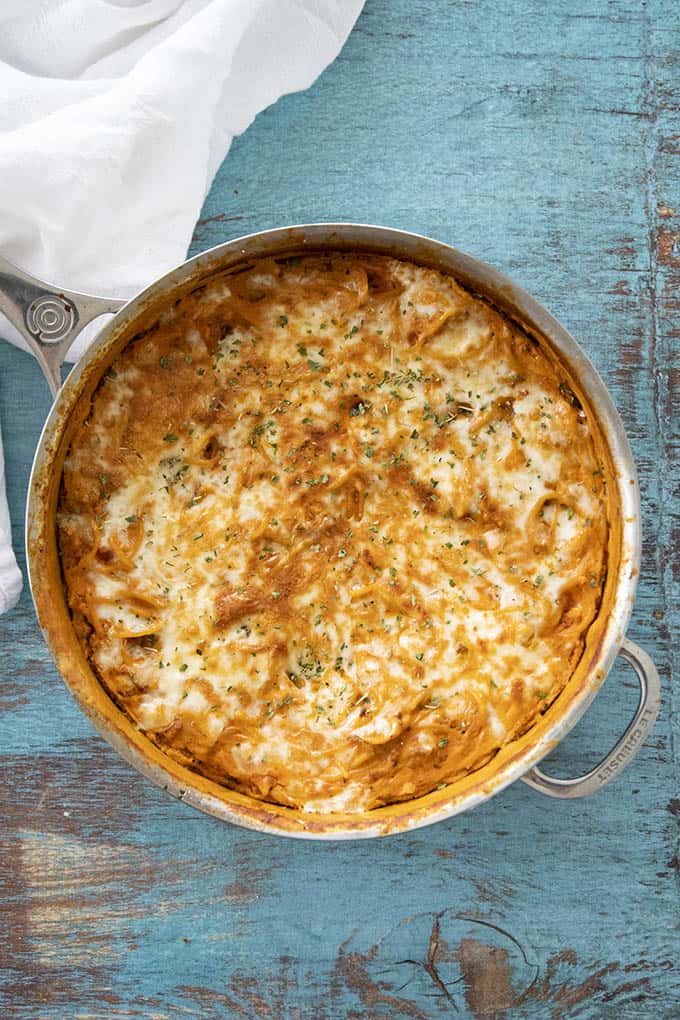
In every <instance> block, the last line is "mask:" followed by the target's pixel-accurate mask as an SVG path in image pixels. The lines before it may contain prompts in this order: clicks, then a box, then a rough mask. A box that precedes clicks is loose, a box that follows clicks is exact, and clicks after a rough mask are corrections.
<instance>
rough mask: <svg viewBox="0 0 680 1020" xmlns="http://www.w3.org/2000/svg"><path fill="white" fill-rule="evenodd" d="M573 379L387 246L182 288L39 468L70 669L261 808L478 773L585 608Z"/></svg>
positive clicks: (601, 513)
mask: <svg viewBox="0 0 680 1020" xmlns="http://www.w3.org/2000/svg"><path fill="white" fill-rule="evenodd" d="M574 389H575V383H574V382H573V380H572V381H570V379H569V376H568V375H567V373H566V371H565V370H564V368H563V367H562V366H561V364H560V362H559V361H558V360H557V358H556V357H555V355H554V354H553V352H552V351H551V350H550V349H549V348H548V346H547V345H544V344H542V343H541V344H539V343H537V342H536V341H535V340H533V339H530V338H529V337H528V336H527V335H526V334H525V333H524V332H522V331H521V330H520V329H519V328H518V327H516V326H515V325H513V324H512V323H511V322H510V321H508V319H506V318H505V317H503V316H502V315H501V314H500V313H499V312H497V311H496V310H494V309H493V308H491V307H490V306H489V305H488V304H486V303H485V302H483V301H482V300H479V299H477V298H475V297H473V296H472V295H471V294H469V293H468V292H467V291H465V290H463V289H462V288H461V287H460V286H459V285H457V284H456V283H455V282H454V281H453V280H452V279H451V278H449V277H447V276H445V275H443V274H440V273H438V272H435V271H434V270H430V269H423V268H420V267H418V266H415V265H412V264H410V263H407V262H400V261H397V260H395V259H391V258H388V257H368V256H350V255H345V254H336V255H329V256H326V255H324V256H321V255H309V256H305V257H303V258H296V259H287V260H280V261H271V260H270V261H263V262H260V263H257V264H255V265H252V266H250V267H249V268H247V269H246V270H244V271H242V272H239V273H237V274H232V275H224V276H223V277H221V278H217V279H215V280H213V281H211V282H210V283H209V284H207V285H206V286H204V287H202V288H200V289H198V290H196V291H195V292H193V293H191V294H189V295H187V296H185V297H184V298H183V299H182V300H181V301H180V302H179V303H177V304H176V305H175V306H173V307H172V308H169V309H168V310H167V311H166V312H165V313H164V314H163V315H162V316H161V319H160V321H159V322H158V323H157V324H156V325H155V326H154V327H153V328H152V329H150V330H149V331H147V333H146V334H145V335H143V336H141V337H139V338H137V339H135V340H133V341H131V342H130V343H128V345H127V347H126V348H125V349H124V350H123V351H122V353H121V354H120V355H119V356H118V357H117V358H116V360H115V361H114V363H113V365H112V366H111V368H110V370H109V371H108V372H107V374H106V375H105V377H104V378H103V380H102V382H101V383H100V385H99V387H98V389H97V390H96V392H95V394H94V397H93V399H92V404H91V408H90V410H89V413H88V414H87V416H86V418H85V421H84V423H83V425H82V427H81V428H80V429H79V430H78V432H77V434H76V435H75V437H74V438H73V440H72V444H71V448H70V450H69V453H68V456H67V459H66V462H65V467H64V475H63V484H62V492H61V498H60V509H59V517H58V527H59V541H60V555H61V562H62V566H63V573H64V579H65V586H66V590H67V595H68V602H69V606H70V608H71V611H72V616H73V620H74V626H75V628H76V632H77V634H78V637H79V640H80V642H81V644H82V646H83V648H84V650H85V653H86V655H87V657H88V659H89V661H90V663H91V665H92V668H93V670H94V671H95V673H96V674H97V675H98V677H99V678H100V680H101V682H102V684H103V685H104V686H105V688H106V689H107V691H108V692H109V693H110V695H111V697H112V698H113V699H114V700H115V701H116V702H117V704H118V705H119V706H120V707H121V708H122V709H123V710H124V711H125V712H126V713H127V714H128V716H129V717H130V718H131V719H132V720H133V721H134V722H135V723H136V725H138V726H139V727H140V729H142V730H143V731H145V732H146V733H147V735H148V736H149V738H150V739H151V740H152V741H153V742H154V743H155V744H157V745H158V746H159V747H161V748H163V749H164V750H165V751H166V752H167V754H169V755H171V756H172V757H174V758H176V759H177V760H179V761H181V762H183V763H185V764H187V765H188V766H189V767H190V768H192V769H195V770H197V771H199V772H201V773H203V774H204V775H206V776H208V777H210V778H213V779H215V780H216V781H217V782H219V783H221V784H224V785H226V786H229V787H232V788H236V789H238V790H241V791H243V792H246V793H248V794H251V795H253V796H255V797H257V798H261V799H264V800H270V801H275V802H278V803H281V804H285V805H294V806H300V807H303V808H304V809H305V810H307V811H335V810H348V811H365V810H368V809H370V808H372V807H375V806H378V805H382V804H387V803H391V802H395V801H400V800H406V799H410V798H413V797H416V796H419V795H421V794H424V793H426V792H428V791H430V790H433V789H435V788H437V787H438V786H440V785H442V784H448V783H451V782H452V781H453V780H455V779H456V778H458V777H461V776H463V775H465V774H467V773H469V772H471V771H473V770H475V769H478V768H479V767H480V766H481V765H483V764H484V763H486V762H487V761H489V760H490V759H491V758H492V757H493V756H494V755H495V754H496V753H497V751H498V750H499V748H501V747H503V746H504V745H506V744H507V743H508V742H510V741H512V740H514V739H515V738H517V736H518V735H520V734H522V733H524V732H526V731H527V729H528V728H529V727H531V725H532V723H533V722H534V721H535V720H536V719H537V718H538V717H539V715H540V714H541V713H542V712H544V711H545V710H546V708H547V707H548V706H549V705H550V704H551V702H552V701H553V700H554V699H555V698H556V697H557V695H558V694H559V692H560V691H561V690H562V689H563V687H564V685H565V684H566V682H567V681H568V680H569V678H570V676H571V675H572V673H573V671H574V668H575V666H576V664H577V663H578V661H579V658H580V656H581V655H582V652H583V648H584V639H585V635H586V633H587V630H588V628H589V626H590V625H591V623H592V621H593V620H594V618H595V616H596V614H597V610H598V606H599V602H600V599H601V594H602V586H603V583H604V575H605V571H606V546H607V536H608V524H607V515H606V509H605V507H606V490H605V478H604V476H603V468H602V465H601V463H600V462H599V461H598V456H597V452H596V444H595V442H594V438H593V423H592V422H591V421H590V420H589V412H588V411H587V409H585V410H584V409H583V407H582V406H581V403H580V401H579V399H578V397H577V396H576V395H575V393H574Z"/></svg>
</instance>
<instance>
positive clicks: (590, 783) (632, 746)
mask: <svg viewBox="0 0 680 1020" xmlns="http://www.w3.org/2000/svg"><path fill="white" fill-rule="evenodd" d="M619 655H620V656H621V658H623V659H625V660H626V662H628V663H630V665H631V666H632V667H633V669H634V670H635V672H636V674H637V678H638V682H639V684H640V701H639V704H638V707H637V711H636V713H635V715H634V716H633V719H632V722H631V723H630V725H629V726H628V729H627V730H626V732H625V733H624V734H623V736H622V737H621V739H620V740H619V741H617V743H616V744H615V746H614V747H613V748H612V750H611V751H610V752H609V754H608V755H606V756H605V757H604V758H603V759H602V761H601V762H600V763H599V765H596V766H595V768H594V769H591V771H590V772H588V773H587V774H586V775H585V776H579V778H577V779H552V778H551V777H550V776H546V775H545V773H544V772H541V770H540V769H539V768H536V767H535V766H534V768H532V769H529V771H528V772H527V773H526V774H525V775H524V776H522V779H523V780H524V782H525V783H527V784H528V785H529V786H531V787H532V788H533V789H534V790H538V792H539V793H545V794H547V796H548V797H559V798H560V799H562V800H571V799H573V798H574V797H588V796H590V794H591V793H595V792H596V791H597V790H600V789H601V788H602V787H603V786H606V784H607V783H608V782H610V780H612V779H613V778H614V776H617V775H618V774H619V772H621V770H622V769H624V768H625V767H626V765H627V764H628V763H629V762H630V761H631V760H632V759H633V758H634V757H635V755H636V754H637V753H638V751H639V750H640V748H641V746H642V744H643V743H644V742H645V740H646V739H647V735H648V734H649V731H650V730H651V728H652V726H653V725H654V723H655V721H656V717H657V716H658V714H659V709H660V707H661V684H660V682H659V673H658V671H657V668H656V666H655V665H654V663H653V662H652V660H651V659H650V657H649V656H648V655H647V653H646V652H643V651H642V649H641V648H638V646H637V645H635V644H633V642H632V641H629V640H628V639H627V638H624V639H623V644H622V645H621V649H620V650H619Z"/></svg>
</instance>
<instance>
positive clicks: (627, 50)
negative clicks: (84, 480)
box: [0, 0, 680, 1020]
mask: <svg viewBox="0 0 680 1020" xmlns="http://www.w3.org/2000/svg"><path fill="white" fill-rule="evenodd" d="M679 31H680V10H679V8H678V6H677V4H674V3H673V2H672V0H666V2H664V0H648V2H647V3H633V2H631V0H611V2H608V3H606V2H605V0H570V2H569V4H556V3H554V4H546V3H541V2H538V0H513V2H508V3H501V2H499V0H478V2H464V0H454V2H451V3H444V2H443V0H442V2H439V0H368V2H367V4H366V8H365V11H364V13H363V15H362V16H361V18H360V20H359V22H358V23H357V26H356V28H355V30H354V32H353V34H352V35H351V37H350V39H349V41H348V43H347V46H346V47H345V49H344V51H343V53H342V54H341V56H340V57H339V59H338V60H337V62H336V63H335V64H334V65H333V66H332V67H330V68H329V69H328V70H327V71H326V73H325V74H324V75H323V76H322V77H321V79H320V80H319V81H318V82H317V83H316V84H315V85H314V87H313V88H311V89H310V90H309V91H308V92H306V93H304V94H301V95H294V96H292V97H288V98H286V99H284V100H283V101H281V102H279V103H278V104H277V105H276V106H275V107H273V108H272V109H270V110H267V111H266V112H265V113H264V114H262V115H261V116H260V117H259V118H258V120H257V121H256V123H255V124H254V125H253V127H251V128H250V129H249V130H248V132H247V133H246V134H245V135H244V136H243V137H241V138H240V139H238V140H237V141H236V143H235V144H234V146H233V148H232V151H231V153H230V154H229V156H228V158H227V160H226V161H225V163H224V165H223V166H222V168H221V170H220V172H219V174H218V176H217V179H216V181H215V183H214V185H213V188H212V190H211V192H210V194H209V196H208V198H207V200H206V203H205V208H204V210H203V213H202V216H201V219H200V220H199V222H198V224H197V226H196V232H195V236H194V240H193V243H192V248H191V250H192V252H197V251H200V250H201V249H203V248H206V247H208V246H210V245H213V244H216V243H218V242H221V241H224V240H226V239H227V238H230V237H233V236H235V235H237V234H241V233H247V232H250V231H254V230H260V229H263V228H266V227H272V226H276V225H281V224H284V223H295V222H304V221H311V220H324V219H325V220H341V219H347V220H356V221H365V222H377V223H383V224H387V225H390V226H396V227H402V228H405V229H410V230H415V231H418V232H421V233H426V234H430V235H432V236H433V237H437V238H440V239H442V240H444V241H449V242H451V243H453V244H455V245H456V246H458V247H460V248H463V249H466V250H468V251H470V252H472V253H473V254H476V255H478V256H480V257H482V258H484V259H486V260H487V261H489V262H491V263H493V264H495V265H496V266H498V267H499V268H500V269H502V270H504V271H505V272H507V273H508V274H510V275H511V276H513V277H514V278H515V279H516V280H517V281H518V282H519V283H521V284H523V285H524V286H525V287H526V288H527V289H528V290H530V291H531V292H533V293H534V294H535V295H536V296H537V297H538V298H539V299H540V300H542V301H543V302H544V303H545V304H546V305H547V306H548V307H549V308H550V309H551V310H552V311H553V312H554V313H555V314H556V315H557V316H558V317H559V318H560V319H561V320H562V321H563V322H564V323H565V325H566V326H567V327H568V328H569V329H570V330H571V331H572V332H573V333H574V335H575V336H576V337H577V338H579V339H580V341H581V342H582V344H583V345H584V347H585V348H586V350H587V351H588V352H589V354H590V356H591V358H592V359H593V360H594V362H595V364H596V365H597V367H598V369H599V370H600V371H601V373H602V375H603V376H604V378H605V380H606V382H607V384H608V386H609V387H610V390H611V392H612V394H613V396H614V398H615V400H616V402H617V404H618V407H619V409H620V412H621V414H622V416H623V419H624V422H625V424H626V427H627V429H628V433H629V436H630V439H631V442H632V445H633V448H634V453H635V456H636V459H637V464H638V466H639V471H640V480H641V490H642V501H643V507H644V533H645V541H644V551H643V560H642V562H643V570H642V576H641V578H640V587H639V595H638V599H637V603H636V607H635V611H634V616H633V621H632V624H631V628H630V635H631V637H632V638H633V639H634V640H635V641H638V642H639V643H640V644H641V645H642V646H643V647H644V648H646V649H647V650H648V651H649V652H650V653H651V654H652V655H653V657H654V658H655V660H656V662H657V664H658V666H659V669H660V671H661V675H662V681H663V686H664V699H663V709H662V714H661V717H660V719H659V722H658V724H657V726H656V728H655V730H654V731H653V733H652V735H651V737H650V738H649V739H648V741H647V743H646V745H645V747H644V749H643V750H642V752H641V753H640V755H639V756H638V757H637V758H636V760H635V762H634V763H633V764H632V765H631V766H630V767H629V768H628V769H627V770H626V771H625V772H624V773H623V775H622V776H621V777H620V778H619V779H617V780H616V781H615V782H614V783H613V784H612V785H611V786H610V787H608V788H607V789H606V790H604V791H602V792H601V793H600V794H598V795H596V796H595V797H593V798H592V799H589V800H584V801H577V802H573V803H560V802H554V801H550V800H547V799H544V798H542V797H541V796H539V795H538V794H536V793H534V792H532V791H531V790H530V789H528V788H527V787H526V786H524V785H523V784H521V783H520V784H516V785H515V786H513V787H511V788H509V789H508V790H506V791H505V792H503V793H502V794H500V795H499V796H498V797H496V798H494V799H493V800H492V801H490V802H488V803H487V804H485V805H483V806H482V807H480V808H478V809H476V810H475V811H474V812H472V813H470V814H467V815H463V816H459V817H457V818H454V819H452V820H451V821H449V822H447V823H442V824H439V825H436V826H434V827H432V828H429V829H425V830H421V831H418V832H415V833H413V834H411V835H405V836H396V837H391V838H388V839H386V840H382V841H369V842H358V843H341V844H306V843H301V842H296V841H290V840H286V839H276V838H272V837H269V836H264V835H259V834H256V833H252V832H247V831H245V830H240V829H237V828H232V827H230V826H228V825H225V824H221V823H219V822H217V821H215V820H213V819H211V818H209V817H207V816H203V815H201V814H199V813H197V812H195V811H193V810H192V809H191V808H189V807H187V806H186V805H183V804H181V803H178V802H176V801H174V800H171V799H170V798H169V797H168V796H167V795H165V794H163V793H162V792H161V791H160V790H157V789H156V788H155V787H153V786H152V785H151V784H149V783H148V782H147V781H145V780H144V779H142V778H141V777H140V776H139V775H137V774H136V773H135V772H133V771H132V770H131V769H130V768H129V767H128V766H127V765H126V764H125V763H124V762H123V761H122V760H121V759H120V758H118V757H117V756H116V754H115V753H114V752H113V751H112V750H110V748H109V747H108V745H107V744H105V743H104V742H103V741H102V740H101V739H100V738H99V737H98V736H97V735H95V733H94V732H93V730H92V729H91V727H90V725H89V724H88V723H87V722H86V720H85V719H84V717H83V716H81V714H80V713H79V711H78V710H77V708H76V707H75V704H74V702H73V701H72V700H71V698H70V696H69V694H68V692H67V691H66V689H65V687H64V686H63V684H62V682H61V681H60V679H59V677H58V676H57V674H56V672H55V670H54V668H53V666H52V663H51V662H50V660H49V658H48V656H47V654H46V651H45V649H44V647H43V643H42V641H41V637H40V634H39V632H38V628H37V625H36V622H35V618H34V614H33V609H32V607H31V603H30V598H29V595H28V593H27V592H24V595H23V597H22V601H21V603H20V605H19V607H18V608H17V609H16V610H14V611H13V612H12V613H10V614H9V615H6V616H5V617H1V618H0V763H1V765H2V786H1V789H0V897H1V900H0V909H1V910H2V922H1V923H0V1016H1V1017H2V1018H8V1020H9V1018H11V1020H29V1018H30V1020H34V1018H38V1017H39V1018H46V1020H100V1018H102V1020H103V1018H106V1020H128V1018H143V1020H179V1018H199V1020H227V1018H232V1017H234V1018H241V1017H242V1018H247V1020H250V1018H268V1020H269V1018H271V1020H279V1018H281V1020H339V1018H342V1020H344V1018H348V1020H350V1018H351V1020H372V1018H386V1020H388V1018H389V1020H391V1018H402V1017H406V1018H430V1017H453V1016H459V1017H472V1018H506V1017H510V1018H514V1017H518V1018H525V1017H532V1018H534V1017H535V1018H540V1020H543V1018H562V1017H566V1018H572V1017H574V1018H575V1017H583V1018H591V1017H592V1018H598V1020H599V1018H612V1020H614V1018H616V1020H619V1018H636V1020H637V1018H639V1017H643V1018H647V1017H649V1018H655V1020H656V1018H676V1017H679V1016H680V935H679V931H678V927H679V923H680V886H679V880H680V850H679V840H678V835H679V830H678V825H679V823H680V789H679V787H680V783H679V769H678V756H679V748H680V723H679V720H680V697H679V694H678V688H677V686H675V687H674V686H673V680H672V675H671V674H672V660H673V655H674V647H673V641H675V643H676V644H677V639H678V631H677V629H676V631H675V634H674V633H673V622H674V621H673V613H674V610H676V608H677V607H676V605H675V600H677V587H675V589H674V588H673V585H674V574H673V555H674V551H675V546H674V538H673V527H674V525H675V527H676V532H675V543H676V544H677V538H678V532H677V515H676V516H674V506H673V500H674V498H675V499H676V500H677V489H676V490H674V478H673V474H672V465H673V463H674V461H673V456H672V455H673V450H674V449H675V450H676V452H677V432H676V433H675V435H674V433H673V427H672V426H673V421H672V411H673V400H674V393H673V388H672V387H673V383H674V382H675V383H677V380H678V362H677V357H676V360H675V367H674V368H673V365H672V361H673V357H674V355H675V354H677V339H678V336H679V335H680V326H679V319H678V309H679V302H678V296H677V295H678V288H679V287H680V189H679V187H678V177H679V173H678V171H679V167H678V159H677V157H678V154H679V153H680V118H679V116H678V107H679V92H678V89H677V76H678V72H679V70H680V64H679V63H678V53H677V51H675V52H674V50H673V46H674V44H675V45H677V43H678V39H679ZM63 283H64V284H65V285H68V283H69V281H68V280H64V281H63ZM48 403H49V399H48V394H47V387H46V385H45V383H44V382H43V380H42V378H41V377H40V374H39V371H38V368H37V366H36V364H35V362H34V361H33V360H32V359H31V358H30V357H29V356H27V355H24V354H21V353H19V352H18V351H16V350H14V349H11V348H9V347H8V346H7V345H0V414H1V420H2V428H3V431H4V436H5V453H6V459H7V470H8V475H9V496H10V503H11V510H12V514H13V523H14V533H15V539H16V543H15V544H16V548H17V549H20V548H21V544H22V515H23V506H24V498H25V490H26V482H27V477H28V472H29V465H30V461H31V456H32V451H33V449H34V446H35V443H36V439H37V436H38V433H39V430H40V426H41V423H42V421H43V419H44V417H45V415H46V412H47V409H48ZM675 406H676V410H677V404H676V405H675ZM676 424H677V419H676ZM674 444H675V445H674ZM675 464H676V465H677V460H676V461H675ZM676 480H677V476H676ZM676 506H677V504H676ZM22 564H23V558H22ZM676 568H677V560H676ZM675 577H676V578H677V572H676V574H675ZM675 622H676V625H677V614H676V617H675ZM635 689H636V685H635V684H634V682H633V679H632V677H631V676H630V675H629V674H627V673H626V672H625V670H624V668H617V669H616V670H615V671H614V672H613V673H612V675H611V677H610V679H609V681H608V682H607V684H606V685H605V687H604V689H603V691H602V693H601V694H600V696H599V697H598V699H597V701H596V702H595V704H594V705H593V707H592V709H591V710H590V711H589V712H588V713H587V715H586V716H585V717H584V719H583V720H582V721H581V722H580V723H579V725H578V727H577V728H576V730H575V731H574V732H573V733H572V734H571V735H570V736H569V737H568V738H567V739H566V740H565V742H564V743H563V744H562V745H561V746H560V747H559V748H558V750H557V751H556V752H555V753H554V754H553V756H552V759H551V767H552V770H553V771H554V773H556V774H558V775H573V774H577V773H580V772H582V771H584V770H586V769H587V768H588V767H590V766H591V765H592V764H593V763H594V762H595V761H596V760H597V759H598V757H599V756H601V754H602V753H603V752H604V751H605V750H607V749H608V748H609V746H610V745H611V744H612V743H613V741H614V740H615V738H616V737H617V736H618V735H619V733H620V732H622V730H623V729H624V727H625V724H626V722H627V720H628V718H629V717H630V716H631V714H632V712H633V709H634V703H635Z"/></svg>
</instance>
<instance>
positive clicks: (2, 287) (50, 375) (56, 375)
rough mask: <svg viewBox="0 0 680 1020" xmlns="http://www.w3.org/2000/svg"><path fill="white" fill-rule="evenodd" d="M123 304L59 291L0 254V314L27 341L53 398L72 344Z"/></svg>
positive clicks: (123, 302) (107, 299) (111, 299)
mask: <svg viewBox="0 0 680 1020" xmlns="http://www.w3.org/2000/svg"><path fill="white" fill-rule="evenodd" d="M124 304H125V301H122V300H120V299H119V298H103V297H94V296H93V295H91V294H79V293H78V292H77V291H72V290H60V288H59V287H56V286H54V285H53V284H51V283H45V282H44V281H43V280H38V279H36V278H35V277H34V276H31V275H30V274H29V273H25V272H24V271H23V270H22V269H19V268H17V266H15V265H13V264H12V263H11V262H9V261H8V260H7V259H6V258H3V256H2V255H0V312H2V313H3V314H4V315H6V316H7V318H8V319H9V321H10V322H11V323H12V325H13V326H15V327H16V329H18V330H19V332H20V333H21V335H22V336H23V337H24V339H25V340H26V343H27V344H28V346H29V347H30V349H31V350H32V351H33V353H34V354H35V356H36V358H37V359H38V364H39V365H40V367H41V369H42V370H43V373H44V375H45V378H46V379H47V382H48V384H49V387H50V389H51V391H52V395H53V396H56V395H57V392H58V391H59V387H60V386H61V372H60V369H61V366H62V364H63V363H64V360H65V358H66V355H67V353H68V350H69V348H70V347H71V344H72V343H73V341H74V340H75V338H76V337H77V336H78V334H79V333H80V331H81V330H82V329H83V328H84V327H85V326H87V324H88V323H89V322H92V320H93V319H96V318H98V316H100V315H103V314H104V313H106V312H112V313H113V312H117V311H118V309H119V308H122V307H123V305H124Z"/></svg>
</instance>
